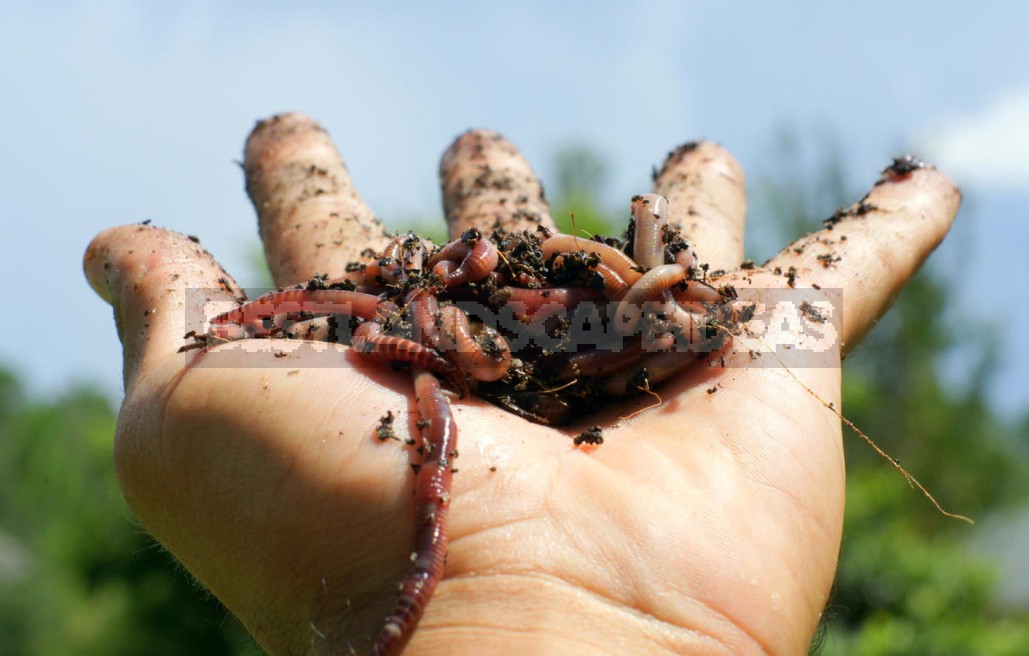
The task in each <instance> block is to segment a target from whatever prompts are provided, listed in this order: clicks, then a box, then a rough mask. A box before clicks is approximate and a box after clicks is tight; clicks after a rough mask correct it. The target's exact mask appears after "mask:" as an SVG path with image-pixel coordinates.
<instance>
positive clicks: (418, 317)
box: [406, 288, 444, 352]
mask: <svg viewBox="0 0 1029 656" xmlns="http://www.w3.org/2000/svg"><path fill="white" fill-rule="evenodd" d="M406 300H407V310H408V312H409V313H410V315H411V327H412V328H413V332H414V340H415V341H416V342H420V343H422V344H424V345H426V346H429V347H432V348H434V349H436V350H437V351H439V352H442V351H443V346H444V345H443V335H442V333H440V329H439V325H438V323H437V321H438V319H439V301H438V300H436V295H435V294H433V293H431V292H429V291H428V290H426V289H423V288H417V289H413V290H411V291H410V292H409V293H408V295H407V299H406Z"/></svg>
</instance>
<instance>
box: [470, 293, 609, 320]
mask: <svg viewBox="0 0 1029 656" xmlns="http://www.w3.org/2000/svg"><path fill="white" fill-rule="evenodd" d="M603 298H604V297H603V295H602V294H601V293H600V292H597V291H595V290H592V289H586V288H584V287H548V288H545V289H523V288H521V287H502V288H500V289H499V290H498V291H497V293H496V294H494V295H493V296H492V297H491V298H490V300H491V301H494V302H497V303H498V304H499V305H505V306H511V311H512V312H513V313H514V316H515V317H517V318H518V319H522V320H523V321H532V320H533V319H534V318H535V317H536V315H537V314H538V313H539V312H540V310H542V309H544V308H555V309H559V310H562V311H564V310H571V309H574V308H575V306H577V305H578V304H580V303H584V302H594V303H595V302H599V301H601V300H603Z"/></svg>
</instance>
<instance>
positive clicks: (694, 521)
mask: <svg viewBox="0 0 1029 656" xmlns="http://www.w3.org/2000/svg"><path fill="white" fill-rule="evenodd" d="M245 167H246V170H247V179H248V191H249V192H250V194H251V198H252V199H253V201H254V204H255V207H257V209H258V214H259V218H260V226H261V234H262V238H263V239H264V243H265V248H266V253H267V255H268V261H269V265H270V267H271V270H272V272H273V276H274V278H275V282H276V284H278V285H288V284H292V283H295V282H298V281H303V280H306V279H308V278H309V277H311V276H312V275H314V274H319V273H330V274H338V273H339V272H342V271H343V270H344V268H345V264H346V263H347V262H348V261H352V260H356V259H358V255H359V253H360V252H361V251H362V250H363V249H365V248H367V247H371V248H375V249H379V248H381V247H382V246H383V244H384V243H385V238H384V237H383V231H382V229H381V226H380V225H379V224H378V222H377V221H376V219H375V218H374V216H373V215H372V213H371V212H370V210H368V208H367V207H366V206H365V205H364V204H363V202H362V201H361V199H360V197H359V196H358V195H357V193H356V192H355V191H354V190H353V188H352V186H351V183H350V178H349V176H348V175H347V173H346V169H345V168H344V167H343V164H342V162H341V161H340V160H339V157H338V155H337V154H336V153H335V150H334V149H333V147H332V145H331V143H330V142H329V140H328V137H327V135H326V134H325V133H324V132H323V131H322V130H321V129H320V128H319V127H318V126H317V125H316V124H315V123H314V122H313V121H311V120H310V119H307V118H306V117H303V116H299V115H295V114H291V115H283V116H278V117H274V118H272V119H269V120H268V121H264V122H262V123H260V124H258V127H257V128H256V129H255V131H254V132H253V133H252V134H251V137H250V139H249V141H248V144H247V152H246V161H245ZM441 179H442V183H443V189H444V204H445V210H446V214H447V218H448V223H449V229H450V233H451V234H452V235H456V234H460V232H462V231H463V230H464V229H465V228H467V227H469V226H473V225H474V226H478V227H480V228H482V229H484V230H490V229H493V228H494V227H505V228H509V229H512V228H519V227H527V226H530V225H532V224H533V223H534V222H537V221H542V222H543V223H545V224H549V223H550V217H549V215H548V214H547V212H548V210H547V207H546V204H545V201H543V199H542V194H541V193H540V189H539V184H538V182H537V181H536V179H535V177H534V176H533V175H532V173H531V171H530V170H529V168H528V165H527V164H526V163H525V162H524V160H523V159H522V158H521V156H520V155H519V154H518V153H517V152H516V151H515V150H514V149H513V147H512V146H510V144H508V143H507V142H506V141H504V140H503V139H502V138H500V137H499V136H498V135H495V134H493V133H488V132H470V133H467V134H465V135H463V136H462V137H460V138H459V139H458V140H457V141H456V142H455V143H454V144H453V145H452V146H451V148H450V149H449V150H448V151H447V153H446V154H445V156H444V160H443V163H442V166H441ZM655 188H656V189H655V190H656V191H658V192H659V193H662V194H663V195H665V196H667V197H668V198H669V200H670V202H671V209H670V213H671V219H672V220H673V221H678V222H679V223H681V224H682V225H683V228H684V230H685V233H686V235H687V236H688V238H689V239H690V241H691V243H693V244H694V245H695V247H696V250H697V252H698V253H699V254H700V256H701V260H702V261H706V262H709V263H710V264H711V266H712V269H724V270H726V271H730V272H732V273H729V274H727V275H726V276H725V277H724V278H722V279H721V280H720V283H730V284H733V285H734V286H735V287H736V288H737V289H739V290H741V292H743V291H744V290H746V291H747V292H748V293H750V294H752V295H753V297H754V298H756V299H757V300H762V299H772V298H778V296H777V295H781V294H782V293H783V290H792V288H793V286H795V287H796V288H797V289H807V290H808V291H809V292H811V291H812V288H814V290H818V289H819V288H821V290H823V291H824V292H825V293H827V294H828V293H829V290H839V291H840V293H841V294H842V308H843V310H842V311H839V310H840V304H839V303H837V304H836V305H837V307H836V309H837V310H838V311H839V314H838V315H837V319H838V327H839V338H840V339H839V341H838V343H837V346H840V347H841V350H842V352H845V351H846V349H847V348H848V347H849V346H851V345H852V344H853V343H855V342H856V341H857V340H858V339H860V337H861V335H863V334H864V332H865V331H866V330H868V328H869V327H870V326H871V325H872V324H873V323H874V322H875V321H876V320H877V319H878V317H879V316H880V315H881V314H882V313H883V312H884V311H885V310H886V308H887V307H888V304H889V302H890V300H891V299H892V298H893V297H894V295H895V294H896V293H897V292H898V291H899V289H900V288H901V287H902V286H903V284H904V283H905V282H906V281H907V280H908V279H909V278H910V276H911V275H913V273H914V272H915V270H916V269H917V268H918V266H919V265H920V264H921V262H922V261H923V260H924V258H925V257H926V256H927V255H928V254H929V252H931V250H932V249H933V248H934V247H935V246H936V244H938V243H939V241H940V240H941V239H942V238H943V236H944V234H945V233H946V231H947V229H948V227H949V225H950V222H951V221H952V219H953V217H954V215H955V213H956V211H957V208H958V204H959V196H958V193H957V191H956V189H955V188H954V187H953V185H952V184H951V182H950V181H949V180H948V179H947V178H946V177H945V176H944V175H942V174H941V173H939V172H937V171H935V170H934V169H931V168H916V169H914V170H911V171H907V170H901V171H897V172H893V173H891V174H889V175H887V176H885V177H884V178H883V180H882V181H881V182H880V183H879V184H877V185H876V186H875V187H874V188H873V190H872V191H871V192H870V194H869V196H868V197H866V198H865V199H864V207H863V209H862V211H861V212H855V213H853V214H852V215H850V216H847V217H844V218H843V219H842V220H841V221H840V222H838V223H836V224H835V225H833V226H831V228H832V229H831V230H825V231H822V232H821V233H818V234H815V235H810V236H808V237H806V238H805V239H803V240H801V241H799V242H797V243H796V244H794V245H792V246H791V247H790V248H787V249H786V250H784V251H783V252H782V253H781V254H780V255H779V256H777V257H776V258H775V259H773V261H771V262H769V263H768V264H766V265H764V266H763V267H759V268H756V269H748V270H739V267H740V264H741V261H742V255H743V223H744V214H745V206H746V203H745V197H744V192H743V179H742V173H741V172H740V171H739V168H738V166H737V165H736V163H735V161H734V160H733V159H732V157H731V156H730V155H729V154H728V153H727V152H725V151H724V150H723V149H721V148H720V147H718V146H715V145H713V144H709V143H701V144H694V145H691V147H684V148H680V149H678V150H677V151H675V152H673V153H672V155H670V156H669V158H668V160H667V161H666V162H665V165H664V167H663V168H662V170H661V172H660V173H659V175H658V176H657V178H656V181H655ZM815 245H818V246H819V247H818V248H816V247H815ZM827 252H831V254H832V257H831V258H825V257H823V258H822V259H818V258H819V256H820V255H823V256H824V254H825V253H827ZM790 267H795V269H794V272H795V274H791V275H780V274H779V273H776V270H778V271H779V272H780V273H783V272H787V271H789V270H790ZM85 268H86V273H87V277H88V278H89V281H90V283H91V285H92V286H93V288H94V289H95V290H96V291H97V292H98V293H99V294H100V295H101V296H103V297H104V298H105V299H107V300H108V301H109V302H111V303H112V304H113V306H114V309H115V316H116V320H117V324H118V330H119V334H120V337H121V339H122V342H123V345H124V348H125V379H126V380H125V383H126V397H125V402H124V405H123V408H122V414H121V417H120V420H119V426H118V435H117V439H116V443H115V455H116V465H117V468H118V472H119V476H120V480H121V483H122V487H123V491H124V493H125V496H126V498H127V499H128V501H129V503H130V505H131V507H132V509H133V511H134V512H135V513H136V514H137V515H138V517H139V519H140V520H141V521H142V523H143V525H144V526H145V527H146V528H147V529H148V530H149V531H151V532H152V533H153V535H154V536H155V537H156V538H157V539H158V540H159V541H160V542H161V543H162V544H164V545H165V546H166V547H167V548H168V549H169V550H170V551H171V552H172V553H173V554H174V555H175V556H176V557H177V558H179V559H180V560H181V561H182V562H183V564H184V565H185V566H186V567H187V568H188V569H189V570H190V571H191V572H192V573H193V574H194V575H196V576H197V578H198V579H199V580H200V581H201V582H202V583H203V584H204V585H205V586H207V587H208V588H209V589H211V590H212V591H213V592H214V594H215V595H216V596H217V597H218V598H219V599H221V600H222V601H223V602H224V603H225V605H226V606H227V607H228V608H229V609H230V610H232V611H233V612H234V613H235V614H236V615H237V616H239V617H240V619H241V620H242V621H243V623H244V624H245V625H246V626H247V628H248V629H249V630H250V631H251V632H252V633H253V635H254V636H255V638H256V639H257V640H258V641H259V643H260V644H261V645H262V646H263V647H265V648H266V649H268V650H269V651H270V652H272V653H307V652H310V653H348V652H349V650H350V649H351V648H352V649H354V650H356V651H358V652H359V651H361V650H363V649H366V648H367V646H368V644H369V643H370V641H371V639H372V638H373V637H374V635H375V633H376V632H377V631H378V630H379V628H380V626H381V623H382V618H383V617H384V616H385V615H386V614H387V613H388V612H389V610H390V608H391V607H392V605H393V602H394V599H395V595H396V585H397V583H398V582H399V581H400V579H401V578H402V577H403V575H404V573H405V571H406V570H407V567H408V562H409V560H408V557H409V553H410V539H411V538H410V535H411V527H412V522H413V519H412V513H413V507H412V503H411V495H412V489H413V476H412V474H411V469H410V465H411V464H412V463H415V462H417V461H418V456H417V455H416V454H413V453H412V452H411V450H410V449H408V448H406V447H405V446H404V445H403V444H402V443H398V442H395V441H385V442H383V441H380V440H379V439H377V438H376V437H375V427H376V425H377V424H378V421H379V418H380V417H381V416H382V415H383V414H385V413H386V412H387V411H390V410H392V411H393V412H394V413H397V414H398V417H400V420H398V422H397V434H398V436H399V437H401V438H405V437H407V436H408V435H409V434H414V432H415V428H414V425H413V422H414V419H413V417H414V411H413V410H414V409H413V400H412V398H411V385H410V381H409V378H408V377H406V376H404V375H401V374H399V373H396V372H393V371H390V370H388V369H385V368H381V369H370V368H368V367H366V366H360V365H359V363H358V361H357V360H356V359H355V358H354V357H353V356H352V354H351V353H349V350H348V349H347V348H346V347H342V346H328V347H326V348H327V349H328V351H327V352H322V353H312V352H311V351H310V350H308V351H304V350H303V349H300V350H295V349H291V348H290V347H291V346H295V345H296V344H294V343H284V342H281V341H274V342H273V341H255V342H250V343H248V345H247V346H248V347H249V348H250V350H251V351H252V352H250V353H248V357H247V362H246V366H245V367H231V368H225V367H205V366H187V363H189V358H190V357H194V356H192V355H190V354H187V355H186V356H184V355H182V354H179V353H177V351H178V349H179V348H180V347H181V346H182V345H183V344H184V340H183V333H184V330H183V326H184V325H185V324H184V321H183V317H184V316H186V315H188V314H189V313H190V312H194V311H195V310H196V308H195V307H190V306H195V305H196V304H197V303H199V302H200V301H208V300H231V299H232V298H233V296H234V294H235V293H236V290H235V288H234V283H232V282H231V280H229V279H228V278H227V276H226V274H225V273H224V272H223V271H222V270H221V269H220V267H218V265H217V263H216V262H215V261H214V260H213V259H212V258H211V256H210V255H208V254H207V253H206V252H205V251H204V250H203V249H201V248H200V247H199V246H198V245H197V244H196V243H194V242H193V241H191V240H189V239H187V238H185V237H183V236H181V235H178V234H176V233H172V232H169V231H165V230H161V229H157V228H151V227H147V226H125V227H120V228H114V229H111V230H108V231H105V232H104V233H102V234H101V235H99V236H98V237H97V238H96V239H95V240H94V241H93V243H92V244H91V245H90V247H89V250H88V251H87V253H86V260H85ZM198 290H202V291H198ZM816 293H819V292H816ZM233 346H235V345H233ZM219 348H221V347H219ZM216 350H217V349H216ZM838 357H839V351H837V352H836V355H835V359H833V358H830V360H829V361H828V362H822V363H820V365H819V366H817V367H815V366H807V367H799V368H793V369H791V370H789V371H787V370H786V369H785V368H783V367H782V366H777V365H780V364H781V363H779V362H778V361H777V360H776V359H774V358H773V359H772V360H769V356H767V355H765V356H758V357H757V358H756V359H755V357H754V354H752V353H749V352H747V350H746V349H742V348H741V349H737V350H736V351H734V352H730V353H728V354H726V357H725V358H724V359H721V360H719V361H717V362H714V363H711V364H710V365H708V364H705V365H701V366H698V367H696V368H694V369H692V370H690V371H689V372H687V373H686V374H684V375H682V376H680V377H679V378H677V379H675V380H673V381H670V382H669V383H667V384H665V385H663V386H662V387H660V388H659V389H658V392H659V393H660V396H661V401H662V402H661V404H660V406H657V407H654V408H652V409H649V410H646V411H645V412H642V413H638V414H635V415H634V416H633V413H634V412H635V411H636V410H638V409H640V408H642V407H643V406H645V405H650V404H654V403H655V401H656V400H655V399H653V398H651V397H643V398H642V399H640V400H636V401H634V402H630V403H626V404H624V405H620V406H617V407H611V408H609V409H607V410H605V411H604V412H603V413H601V414H600V415H598V416H594V417H587V418H583V420H582V421H580V422H579V423H578V424H576V425H573V426H572V427H571V429H569V430H561V429H554V428H547V427H543V426H539V425H536V424H532V423H530V422H528V421H526V420H524V419H521V418H519V417H517V416H515V415H513V414H510V413H507V412H505V411H503V410H500V409H498V408H496V407H494V406H491V405H489V404H487V403H485V402H483V401H481V400H478V399H475V398H465V399H461V400H453V401H452V407H453V412H454V415H455V418H456V420H457V424H458V427H459V431H460V457H459V458H458V459H457V461H456V466H457V468H458V469H459V471H458V473H457V474H456V475H455V479H454V493H453V497H452V500H451V507H452V510H451V523H450V548H449V554H448V559H447V565H446V572H445V577H444V580H443V582H442V583H441V585H440V587H439V589H438V591H437V593H436V596H435V598H434V599H433V601H432V602H431V603H430V605H429V607H428V610H427V612H426V614H425V617H424V619H423V620H422V622H421V624H420V625H419V628H418V630H417V632H416V633H415V635H414V638H413V639H412V641H411V642H410V644H409V645H408V652H407V653H447V654H452V653H465V652H468V653H472V652H474V653H506V652H512V651H515V650H517V651H519V652H523V653H524V652H531V653H598V652H599V653H603V652H609V653H611V652H617V653H648V654H650V653H662V652H666V653H727V654H728V653H761V652H769V653H781V654H796V653H798V652H802V651H803V650H804V649H805V648H806V646H807V643H808V641H809V640H810V637H811V634H812V632H813V631H814V629H815V626H816V625H817V622H818V618H819V616H820V613H821V610H822V607H823V605H824V603H825V601H826V599H827V596H828V592H829V588H830V585H831V583H832V579H833V575H834V571H835V566H836V557H837V553H838V549H839V544H840V533H841V528H842V520H843V495H844V491H843V488H844V465H843V450H842V444H841V434H840V425H839V421H838V419H837V418H836V417H835V415H834V414H832V413H831V412H829V411H828V410H826V408H825V407H824V405H823V401H824V402H826V403H832V404H835V407H839V403H840V399H839V393H840V368H839V361H838ZM327 362H328V363H330V364H333V365H334V366H325V365H326V363H327ZM409 419H410V420H409ZM593 424H596V425H599V426H601V427H602V428H603V431H604V437H605V442H604V444H603V445H602V446H600V447H597V448H589V449H582V448H576V447H574V446H573V443H572V439H571V436H573V435H575V434H576V433H578V432H579V431H581V430H582V429H583V428H584V427H586V426H589V425H593Z"/></svg>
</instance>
